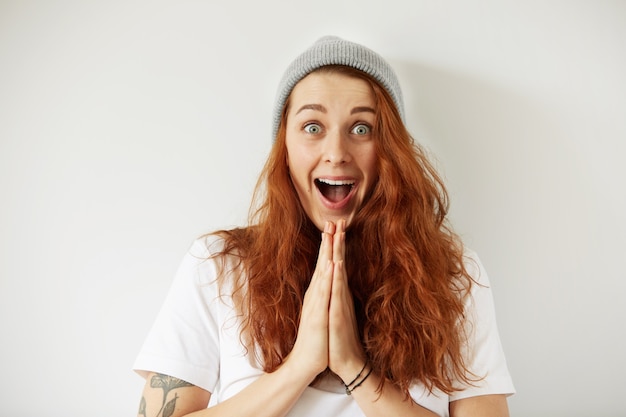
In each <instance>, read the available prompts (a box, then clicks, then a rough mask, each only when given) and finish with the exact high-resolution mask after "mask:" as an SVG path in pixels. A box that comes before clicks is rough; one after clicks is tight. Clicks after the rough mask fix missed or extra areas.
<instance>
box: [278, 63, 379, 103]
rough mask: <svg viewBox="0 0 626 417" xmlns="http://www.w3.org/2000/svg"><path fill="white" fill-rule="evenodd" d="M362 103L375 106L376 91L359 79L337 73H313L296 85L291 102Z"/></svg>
mask: <svg viewBox="0 0 626 417" xmlns="http://www.w3.org/2000/svg"><path fill="white" fill-rule="evenodd" d="M315 99H317V100H332V101H353V102H357V101H361V102H362V103H361V104H362V105H365V104H368V105H370V106H372V105H373V104H374V91H373V90H372V87H371V86H370V84H369V83H368V82H367V81H365V80H363V79H361V78H358V77H354V76H349V75H346V74H342V73H339V72H335V71H318V72H313V73H311V74H309V75H307V76H306V77H304V78H303V79H302V80H300V81H299V82H298V84H296V86H295V87H294V89H293V91H292V92H291V96H290V101H292V102H294V103H295V102H301V101H310V100H315Z"/></svg>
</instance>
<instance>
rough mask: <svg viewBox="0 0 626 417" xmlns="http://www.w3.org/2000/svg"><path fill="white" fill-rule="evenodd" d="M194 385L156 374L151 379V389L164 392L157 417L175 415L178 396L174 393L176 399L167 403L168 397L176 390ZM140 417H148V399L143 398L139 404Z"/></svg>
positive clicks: (138, 413)
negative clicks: (158, 389)
mask: <svg viewBox="0 0 626 417" xmlns="http://www.w3.org/2000/svg"><path fill="white" fill-rule="evenodd" d="M192 386H193V384H190V383H189V382H186V381H183V380H182V379H178V378H174V377H172V376H168V375H163V374H155V375H153V376H152V378H151V379H150V387H152V388H161V389H162V390H163V402H162V404H161V408H160V409H159V412H158V413H157V414H156V416H155V417H159V416H161V417H171V416H172V414H174V410H175V409H176V400H177V399H178V394H176V393H174V398H172V399H170V400H169V401H167V396H168V394H169V393H170V391H172V390H175V389H176V388H183V387H192ZM137 415H138V416H143V417H147V415H146V399H145V397H141V403H140V404H139V411H138V412H137Z"/></svg>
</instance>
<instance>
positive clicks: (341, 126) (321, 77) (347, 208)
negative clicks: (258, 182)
mask: <svg viewBox="0 0 626 417" xmlns="http://www.w3.org/2000/svg"><path fill="white" fill-rule="evenodd" d="M289 103H290V105H289V109H288V112H287V126H286V129H287V131H286V145H287V164H288V166H289V172H290V174H291V179H292V181H293V184H294V186H295V188H296V191H297V193H298V197H299V198H300V202H301V203H302V206H303V207H304V210H305V212H306V213H307V215H308V216H309V218H310V219H311V220H312V221H313V223H314V224H315V225H316V226H317V227H318V228H319V229H320V230H324V225H325V222H326V221H327V220H330V221H332V222H337V221H338V220H340V219H346V220H347V222H348V224H350V222H351V220H352V219H353V218H354V215H355V214H356V213H357V211H358V210H359V208H360V207H361V205H362V204H363V201H364V200H365V196H366V195H367V193H368V192H369V190H370V188H371V187H372V184H373V183H374V182H375V180H376V177H377V169H376V151H375V142H374V140H375V139H374V135H373V130H374V124H375V121H376V112H375V110H376V109H375V100H374V95H373V92H372V89H371V87H370V86H369V84H368V83H367V82H366V81H364V80H361V79H358V78H354V77H349V76H347V75H344V74H339V73H334V72H333V73H326V72H314V73H312V74H309V75H308V76H306V77H305V78H303V79H302V80H301V81H300V82H299V83H298V84H297V85H296V86H295V88H294V89H293V91H292V93H291V96H290V99H289Z"/></svg>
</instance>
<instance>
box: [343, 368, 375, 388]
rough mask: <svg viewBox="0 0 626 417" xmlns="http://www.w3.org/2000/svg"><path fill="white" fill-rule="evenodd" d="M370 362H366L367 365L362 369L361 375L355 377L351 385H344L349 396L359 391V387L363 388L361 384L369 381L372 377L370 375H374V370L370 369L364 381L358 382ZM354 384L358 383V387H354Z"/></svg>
mask: <svg viewBox="0 0 626 417" xmlns="http://www.w3.org/2000/svg"><path fill="white" fill-rule="evenodd" d="M368 363H369V362H368V361H365V365H363V368H362V369H361V371H359V373H358V374H357V376H356V377H354V379H353V380H352V381H351V382H350V383H349V384H345V383H344V384H343V385H344V387H346V394H347V395H352V391H354V390H355V389H357V388H358V387H360V386H361V384H362V383H363V382H365V380H366V379H367V377H368V376H370V374H371V373H372V369H373V368H370V370H369V371H368V372H367V374H365V376H364V377H363V379H361V380H360V381H359V382H357V380H358V379H359V378H360V377H361V374H363V371H364V370H365V368H367V364H368ZM354 383H356V385H354V386H352V385H353V384H354Z"/></svg>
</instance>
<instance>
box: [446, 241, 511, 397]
mask: <svg viewBox="0 0 626 417" xmlns="http://www.w3.org/2000/svg"><path fill="white" fill-rule="evenodd" d="M465 257H466V268H467V271H468V272H469V274H470V275H471V276H472V278H473V279H474V280H475V282H474V284H473V285H472V290H471V292H470V295H469V296H468V297H467V299H466V303H465V311H466V317H467V323H466V331H467V335H468V343H467V347H466V352H465V354H466V358H467V364H468V366H469V370H470V371H471V372H472V374H473V375H475V377H472V380H474V379H476V382H473V383H472V384H471V385H467V386H464V387H462V388H463V389H462V390H460V391H457V392H455V393H453V394H452V395H451V396H450V401H455V400H460V399H463V398H468V397H475V396H479V395H488V394H506V395H512V394H514V393H515V388H514V386H513V381H512V378H511V376H510V374H509V370H508V367H507V364H506V358H505V356H504V351H503V349H502V344H501V342H500V335H499V333H498V326H497V323H496V314H495V307H494V301H493V294H492V291H491V287H490V283H489V277H488V276H487V272H486V271H485V268H484V267H483V264H482V263H481V261H480V259H479V258H478V256H477V255H476V253H474V252H471V251H468V252H467V253H466V255H465Z"/></svg>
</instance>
